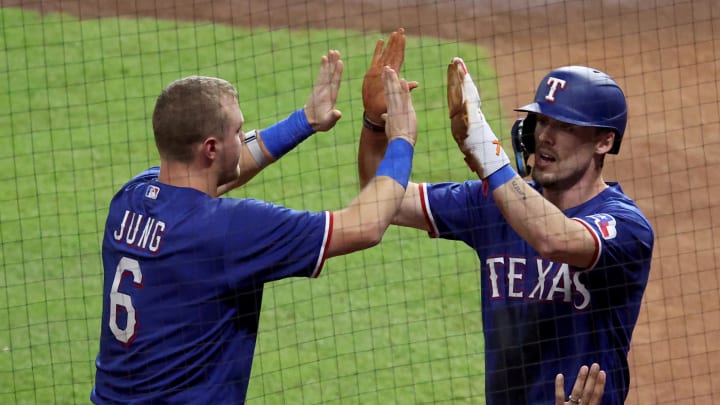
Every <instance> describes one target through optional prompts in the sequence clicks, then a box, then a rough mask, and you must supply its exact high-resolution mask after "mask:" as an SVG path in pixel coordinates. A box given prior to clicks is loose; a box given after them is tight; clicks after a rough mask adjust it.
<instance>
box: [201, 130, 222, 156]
mask: <svg viewBox="0 0 720 405" xmlns="http://www.w3.org/2000/svg"><path fill="white" fill-rule="evenodd" d="M200 148H201V149H202V155H203V156H204V157H205V158H206V159H209V160H215V159H216V158H217V154H218V139H217V138H216V137H214V136H208V137H207V138H205V140H204V141H202V144H201V146H200Z"/></svg>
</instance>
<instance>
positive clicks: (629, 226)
mask: <svg viewBox="0 0 720 405" xmlns="http://www.w3.org/2000/svg"><path fill="white" fill-rule="evenodd" d="M530 185H531V186H532V187H534V188H535V189H536V190H538V191H540V192H541V190H540V187H539V186H537V185H535V184H534V182H531V183H530ZM608 185H609V187H608V188H606V189H605V190H604V191H602V192H601V193H600V194H598V195H597V196H596V197H594V198H593V199H591V200H590V201H587V202H585V203H583V204H581V205H579V206H577V207H574V208H571V209H568V210H566V211H564V213H565V215H566V216H567V217H569V218H573V219H574V220H576V221H579V222H580V223H582V224H583V225H585V227H586V228H587V229H588V231H589V232H590V233H591V234H592V235H593V236H594V239H595V241H596V255H595V258H594V260H593V263H592V265H591V266H590V267H588V268H584V269H583V268H576V267H572V266H568V265H567V264H564V263H556V262H553V261H550V260H547V259H544V258H542V257H540V255H539V254H538V252H537V251H536V250H535V249H533V248H532V246H530V244H528V243H527V242H526V241H525V240H523V239H522V238H521V237H520V236H519V235H518V234H517V233H516V232H515V231H514V230H513V229H512V228H511V227H510V225H509V224H508V222H507V221H506V220H505V219H504V217H503V216H502V214H501V213H500V210H499V209H498V208H497V206H496V205H495V202H494V201H493V198H492V194H491V193H487V192H486V190H484V189H483V183H482V182H481V181H468V182H465V183H442V184H421V185H420V194H421V199H422V204H423V209H424V211H425V215H426V218H427V220H428V223H429V224H430V225H431V229H433V231H432V232H431V236H436V237H441V238H446V239H452V240H458V241H463V242H465V243H466V244H467V245H469V246H471V247H472V248H473V249H475V251H476V252H477V255H478V257H479V259H480V278H481V282H480V283H481V284H480V286H481V287H480V289H481V301H482V304H481V305H482V317H483V332H484V338H485V366H486V367H485V372H486V375H485V390H486V400H487V404H489V405H498V404H508V403H517V404H542V405H547V404H552V403H554V401H555V399H554V398H555V395H554V380H555V376H556V375H557V373H563V374H564V375H565V391H566V392H568V393H569V392H570V390H571V389H572V385H573V383H574V381H575V377H576V376H577V372H578V369H579V368H580V366H581V365H583V364H586V365H590V364H592V363H593V362H597V363H599V364H600V366H601V367H602V369H604V370H606V371H607V383H606V386H605V395H604V397H603V401H602V403H603V404H604V405H608V404H623V403H624V401H625V398H626V396H627V393H628V389H629V371H628V362H627V354H628V351H629V349H630V338H631V336H632V332H633V328H634V326H635V323H636V321H637V318H638V313H639V310H640V303H641V300H642V295H643V292H644V290H645V286H646V285H647V280H648V276H649V272H650V261H651V258H652V249H653V244H654V235H653V230H652V227H651V226H650V223H649V222H648V220H647V219H646V218H645V216H644V215H643V214H642V212H640V210H639V209H638V207H637V206H636V205H635V203H634V202H633V201H632V200H631V199H630V198H629V197H627V196H626V195H625V194H624V193H623V191H622V189H621V188H620V185H619V184H617V183H608Z"/></svg>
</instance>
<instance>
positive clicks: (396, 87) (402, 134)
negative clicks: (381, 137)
mask: <svg viewBox="0 0 720 405" xmlns="http://www.w3.org/2000/svg"><path fill="white" fill-rule="evenodd" d="M382 81H383V85H384V94H385V100H386V102H387V113H383V114H382V116H381V118H382V119H383V120H384V121H385V133H386V134H387V137H388V142H390V141H392V140H393V139H396V138H402V139H405V140H406V141H408V142H409V143H410V145H412V146H415V141H416V140H417V119H416V114H415V107H413V103H412V98H411V97H410V86H409V85H408V82H407V81H406V80H405V79H400V78H399V77H398V74H397V72H396V71H395V70H393V69H392V68H391V67H389V66H385V68H384V69H383V71H382Z"/></svg>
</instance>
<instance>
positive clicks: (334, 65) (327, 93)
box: [304, 50, 343, 131]
mask: <svg viewBox="0 0 720 405" xmlns="http://www.w3.org/2000/svg"><path fill="white" fill-rule="evenodd" d="M342 72H343V62H342V60H341V59H340V52H338V51H336V50H331V51H330V52H328V54H327V56H326V55H323V57H322V63H321V65H320V72H319V73H318V76H317V80H316V81H315V87H314V88H313V91H312V93H311V94H310V97H309V98H308V101H307V104H305V108H304V109H305V116H306V117H307V120H308V123H310V126H312V128H313V130H315V131H327V130H329V129H330V128H332V127H334V126H335V124H336V123H337V122H338V120H339V119H340V118H341V117H342V113H341V112H340V110H337V109H336V108H335V103H336V101H337V96H338V92H339V90H340V80H341V79H342Z"/></svg>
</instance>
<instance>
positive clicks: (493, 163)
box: [447, 57, 510, 179]
mask: <svg viewBox="0 0 720 405" xmlns="http://www.w3.org/2000/svg"><path fill="white" fill-rule="evenodd" d="M447 81H448V84H447V99H448V109H449V114H450V130H451V131H452V134H453V138H454V139H455V142H457V144H458V147H459V148H460V151H462V153H463V154H465V161H466V162H467V164H468V166H470V169H472V170H473V171H474V172H476V173H477V174H478V176H479V177H480V178H481V179H484V178H486V177H488V176H490V175H491V174H493V173H495V172H496V171H497V170H499V169H500V168H501V167H503V166H505V165H507V164H508V163H510V159H509V158H508V157H507V154H505V151H504V150H503V148H502V146H501V144H500V141H499V140H498V138H497V136H495V133H494V132H493V130H492V128H490V125H489V124H488V123H487V120H486V119H485V115H484V114H483V112H482V110H481V109H480V106H481V104H482V101H481V100H480V93H478V90H477V87H475V83H474V82H473V80H472V77H470V73H468V70H467V66H465V62H464V61H463V60H462V59H461V58H458V57H455V58H453V60H452V62H451V63H450V64H449V65H448V68H447Z"/></svg>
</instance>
